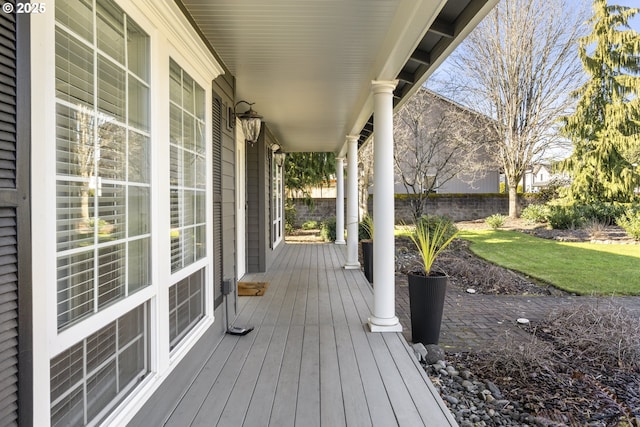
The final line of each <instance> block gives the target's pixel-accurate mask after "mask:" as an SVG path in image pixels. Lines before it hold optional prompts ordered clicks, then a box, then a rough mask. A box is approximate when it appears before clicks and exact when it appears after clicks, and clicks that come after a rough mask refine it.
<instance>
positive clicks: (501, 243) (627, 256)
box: [460, 230, 640, 295]
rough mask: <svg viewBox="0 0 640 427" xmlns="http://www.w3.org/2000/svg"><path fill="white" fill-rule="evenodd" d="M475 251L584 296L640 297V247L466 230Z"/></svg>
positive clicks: (502, 264)
mask: <svg viewBox="0 0 640 427" xmlns="http://www.w3.org/2000/svg"><path fill="white" fill-rule="evenodd" d="M460 237H461V238H463V239H465V240H469V241H470V242H471V250H472V251H473V252H474V253H475V254H476V255H478V256H480V257H482V258H484V259H486V260H488V261H491V262H493V263H495V264H498V265H501V266H503V267H506V268H509V269H511V270H517V271H520V272H522V273H525V274H527V275H529V276H531V277H534V278H537V279H540V280H543V281H545V282H548V283H551V284H553V285H555V286H556V287H558V288H560V289H564V290H566V291H569V292H575V293H577V294H580V295H591V294H596V295H614V294H615V295H640V245H617V244H594V243H566V242H558V241H555V240H548V239H540V238H537V237H532V236H529V235H527V234H523V233H520V232H517V231H504V230H464V231H462V232H461V233H460Z"/></svg>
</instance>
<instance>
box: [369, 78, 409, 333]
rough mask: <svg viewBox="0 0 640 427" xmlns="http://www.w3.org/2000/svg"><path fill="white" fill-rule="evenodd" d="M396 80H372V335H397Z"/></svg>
mask: <svg viewBox="0 0 640 427" xmlns="http://www.w3.org/2000/svg"><path fill="white" fill-rule="evenodd" d="M397 84H398V82H397V81H373V82H372V91H373V119H374V120H373V123H374V125H373V126H374V128H373V135H374V136H373V228H374V229H375V237H374V238H373V277H374V278H375V279H374V280H375V283H374V286H373V314H372V315H371V317H369V328H370V329H371V331H372V332H400V331H402V325H400V321H399V320H398V317H397V316H396V310H395V309H396V303H395V298H396V295H395V238H394V236H393V227H394V225H395V206H394V197H393V187H394V185H393V183H394V174H393V89H394V88H395V87H396V85H397Z"/></svg>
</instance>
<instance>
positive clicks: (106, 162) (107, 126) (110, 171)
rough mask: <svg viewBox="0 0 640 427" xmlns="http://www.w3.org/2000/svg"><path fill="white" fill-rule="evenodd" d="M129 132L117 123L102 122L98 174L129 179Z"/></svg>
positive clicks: (103, 176)
mask: <svg viewBox="0 0 640 427" xmlns="http://www.w3.org/2000/svg"><path fill="white" fill-rule="evenodd" d="M126 148H127V133H126V130H125V128H123V127H122V126H118V125H116V124H115V123H110V122H106V123H101V124H100V126H99V127H98V150H97V152H96V154H97V155H96V157H97V159H96V160H97V161H98V176H99V177H100V178H110V179H115V180H118V181H124V180H125V179H127V175H126V173H127V153H126Z"/></svg>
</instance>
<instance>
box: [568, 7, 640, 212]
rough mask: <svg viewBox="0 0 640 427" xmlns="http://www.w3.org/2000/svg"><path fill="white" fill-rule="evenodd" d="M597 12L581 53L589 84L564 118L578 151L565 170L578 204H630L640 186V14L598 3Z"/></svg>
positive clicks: (582, 88) (583, 39) (575, 94)
mask: <svg viewBox="0 0 640 427" xmlns="http://www.w3.org/2000/svg"><path fill="white" fill-rule="evenodd" d="M593 12H594V14H593V17H592V18H591V19H590V20H589V25H590V26H591V33H590V34H589V35H587V36H585V37H583V38H581V39H580V44H579V48H578V55H579V57H580V60H581V61H582V65H583V68H584V70H585V72H586V73H587V74H588V76H589V80H588V81H587V82H586V83H585V84H584V85H583V86H582V87H581V88H580V89H578V90H577V91H576V92H575V93H574V96H575V97H576V98H578V99H579V100H578V105H577V107H576V110H575V112H574V114H573V115H571V116H568V117H565V118H564V127H563V132H564V134H565V135H566V136H567V137H569V138H570V139H571V140H572V141H573V144H574V151H573V154H572V155H571V156H570V157H569V158H568V159H567V160H566V161H565V162H563V163H562V164H561V168H562V169H564V170H565V171H568V172H569V173H570V174H571V175H572V177H573V182H572V184H571V194H572V196H573V197H574V199H576V200H581V201H584V202H591V201H628V200H629V199H631V198H632V197H633V192H634V189H635V188H636V187H638V186H639V185H640V175H639V174H638V172H640V171H639V170H638V169H637V163H638V161H639V160H640V159H639V158H638V156H639V154H640V34H639V33H638V32H637V31H635V30H633V29H631V27H630V26H629V19H630V18H632V17H633V16H634V15H635V14H637V13H638V12H640V9H638V8H631V7H626V6H615V5H611V6H610V5H607V1H606V0H594V1H593Z"/></svg>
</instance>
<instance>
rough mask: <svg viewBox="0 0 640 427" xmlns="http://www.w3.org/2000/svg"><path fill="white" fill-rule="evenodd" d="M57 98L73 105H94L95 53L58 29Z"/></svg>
mask: <svg viewBox="0 0 640 427" xmlns="http://www.w3.org/2000/svg"><path fill="white" fill-rule="evenodd" d="M56 96H57V97H58V98H60V99H62V100H64V101H68V102H69V103H71V104H78V103H81V104H85V105H92V104H93V52H92V51H91V49H90V48H89V47H87V46H86V45H84V44H82V43H80V42H78V41H76V40H75V39H74V38H73V37H71V36H69V35H67V34H65V33H63V32H62V31H61V30H59V29H56Z"/></svg>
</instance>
